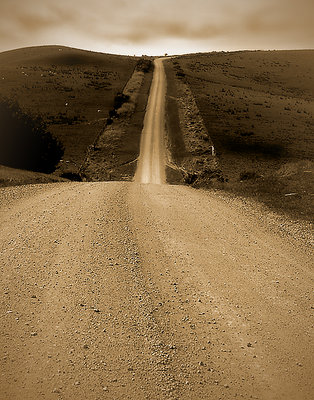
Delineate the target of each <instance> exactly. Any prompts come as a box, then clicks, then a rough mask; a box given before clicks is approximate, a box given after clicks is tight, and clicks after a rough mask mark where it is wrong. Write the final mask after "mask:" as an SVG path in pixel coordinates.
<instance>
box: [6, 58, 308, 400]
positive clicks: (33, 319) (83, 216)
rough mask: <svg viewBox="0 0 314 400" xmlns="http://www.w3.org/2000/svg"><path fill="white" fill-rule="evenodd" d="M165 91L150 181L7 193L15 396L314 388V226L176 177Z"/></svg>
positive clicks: (293, 395)
mask: <svg viewBox="0 0 314 400" xmlns="http://www.w3.org/2000/svg"><path fill="white" fill-rule="evenodd" d="M151 90H152V92H151V96H150V100H149V105H148V111H147V116H146V120H145V127H144V131H143V140H142V144H141V155H140V160H139V164H138V170H137V173H136V176H135V182H97V183H74V182H73V183H56V184H47V185H26V186H19V187H8V188H2V189H0V226H1V230H0V250H1V253H0V274H1V279H0V292H1V300H2V301H1V305H0V317H1V339H0V348H1V355H0V360H1V361H0V363H1V365H0V399H1V400H22V399H23V400H28V399H29V400H34V399H64V400H70V399H71V400H72V399H86V400H98V399H99V400H100V399H108V400H109V399H110V400H112V399H121V400H122V399H136V400H141V399H153V400H155V399H156V400H157V399H186V400H187V399H197V400H198V399H215V400H216V399H236V398H242V399H251V398H252V399H265V400H266V399H267V400H268V399H282V400H287V399H289V400H292V399H300V400H301V399H302V400H305V399H312V398H313V370H314V368H313V357H312V351H311V350H313V330H312V324H313V303H312V302H311V301H312V299H311V294H312V287H313V286H312V283H313V271H312V269H311V268H312V252H311V248H310V247H309V240H308V236H309V231H308V228H307V227H306V226H304V225H302V224H301V223H296V222H291V221H289V220H286V219H284V217H281V216H279V215H275V214H273V213H270V212H268V211H267V210H265V209H263V208H262V206H261V205H258V204H254V203H250V202H248V201H245V200H241V199H239V198H236V197H232V196H231V195H227V194H224V193H223V192H219V191H202V190H195V189H192V188H189V187H184V186H171V185H167V184H163V183H164V181H165V177H164V156H163V155H162V154H163V150H162V149H163V144H162V143H163V141H162V137H163V136H162V135H163V131H164V122H163V121H164V119H163V118H164V117H163V115H164V110H163V108H164V95H165V78H164V73H163V67H162V61H159V60H157V61H156V69H155V77H154V83H153V86H152V89H151ZM154 149H155V150H154ZM157 164H158V165H157Z"/></svg>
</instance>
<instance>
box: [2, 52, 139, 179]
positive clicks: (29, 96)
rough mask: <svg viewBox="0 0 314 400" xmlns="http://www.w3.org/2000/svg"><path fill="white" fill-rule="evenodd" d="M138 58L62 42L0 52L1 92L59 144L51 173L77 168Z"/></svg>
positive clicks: (102, 126)
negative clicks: (59, 156) (57, 159)
mask: <svg viewBox="0 0 314 400" xmlns="http://www.w3.org/2000/svg"><path fill="white" fill-rule="evenodd" d="M139 62H141V59H140V58H138V57H129V56H118V55H110V54H102V53H95V52H90V51H83V50H78V49H73V48H67V47H62V46H43V47H31V48H24V49H18V50H13V51H7V52H3V53H0V81H1V96H3V97H5V98H8V99H10V100H13V101H17V102H18V104H19V105H20V107H21V108H22V110H23V111H24V112H26V113H28V114H30V115H33V116H34V117H37V116H40V117H41V118H42V119H43V121H44V122H45V123H46V124H47V129H48V130H49V131H50V132H51V133H52V134H53V135H54V136H55V137H56V138H57V139H59V140H60V142H61V143H62V144H63V146H64V156H63V158H62V160H61V162H60V163H59V165H58V167H57V170H56V171H55V174H58V175H62V174H71V173H72V174H77V173H78V171H79V168H80V165H81V163H82V162H83V161H84V159H85V155H86V150H87V148H88V146H89V145H91V144H92V143H93V142H94V141H95V138H96V137H97V136H98V135H99V132H100V131H101V130H102V129H103V128H104V126H105V124H106V121H107V118H108V115H109V111H110V110H111V109H112V108H113V104H114V99H115V96H116V95H117V93H119V92H122V91H123V89H124V86H125V84H126V83H127V81H128V79H129V78H130V76H131V75H132V73H133V71H134V68H135V67H136V65H137V63H139ZM144 67H145V65H144Z"/></svg>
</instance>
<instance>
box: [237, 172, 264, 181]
mask: <svg viewBox="0 0 314 400" xmlns="http://www.w3.org/2000/svg"><path fill="white" fill-rule="evenodd" d="M260 177H261V176H260V175H259V174H257V173H256V172H255V171H244V172H241V173H240V181H247V180H250V179H253V180H255V179H258V178H260Z"/></svg>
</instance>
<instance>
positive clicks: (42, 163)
mask: <svg viewBox="0 0 314 400" xmlns="http://www.w3.org/2000/svg"><path fill="white" fill-rule="evenodd" d="M63 152H64V149H63V146H62V144H61V143H60V142H59V141H58V140H57V139H56V138H54V137H53V136H52V135H51V133H49V132H47V130H46V125H45V124H44V123H43V121H42V120H41V119H40V118H33V117H31V116H30V115H28V114H26V113H24V112H23V111H22V110H21V109H20V107H19V106H18V104H17V103H13V102H10V101H8V100H0V164H4V165H7V166H9V167H13V168H21V169H27V170H31V171H38V172H44V173H51V172H53V171H54V170H55V168H56V166H57V164H58V162H59V161H60V159H61V157H62V156H63Z"/></svg>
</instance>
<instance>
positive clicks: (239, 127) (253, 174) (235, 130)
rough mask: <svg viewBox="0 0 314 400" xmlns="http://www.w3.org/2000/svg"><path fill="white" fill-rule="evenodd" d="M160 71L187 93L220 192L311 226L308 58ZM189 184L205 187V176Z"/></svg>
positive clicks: (238, 58)
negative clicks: (214, 159)
mask: <svg viewBox="0 0 314 400" xmlns="http://www.w3.org/2000/svg"><path fill="white" fill-rule="evenodd" d="M174 62H175V63H176V64H175V65H173V63H174ZM168 63H172V69H173V70H175V71H177V76H178V73H180V74H181V75H180V77H178V78H180V79H183V80H184V81H185V82H186V83H187V84H188V85H189V87H190V88H191V90H192V92H193V95H194V97H195V99H196V102H197V105H198V108H199V110H200V112H201V115H202V117H203V120H204V122H205V125H206V128H207V130H208V132H209V135H210V137H211V139H212V141H213V143H214V145H215V149H216V152H217V155H218V158H219V161H220V167H221V169H222V173H223V177H224V180H225V182H224V183H223V184H221V186H222V187H223V188H224V189H225V190H230V191H233V192H236V193H241V195H248V196H254V197H257V198H258V199H259V200H262V201H264V202H266V203H267V204H268V205H269V206H271V207H275V208H276V209H280V210H282V211H288V212H289V213H292V214H294V215H297V216H298V217H304V218H311V215H312V213H311V205H312V197H313V196H312V195H313V190H314V188H313V183H312V182H313V179H311V178H312V172H310V171H313V169H312V164H309V161H310V160H313V155H314V154H313V153H314V146H313V126H314V120H313V112H314V102H313V98H314V78H313V77H314V51H311V50H310V51H268V52H262V51H256V52H234V53H210V54H195V55H187V56H182V57H178V58H176V60H173V61H170V62H168ZM168 65H169V64H168ZM170 66H171V65H170ZM178 71H179V72H178ZM284 169H291V170H292V171H293V173H291V174H290V175H289V176H286V175H285V176H284V175H282V174H281V173H280V171H283V170H284ZM196 172H197V171H196ZM197 184H198V185H199V186H204V185H208V180H207V179H206V176H205V177H204V179H203V181H202V179H199V180H198V182H197ZM291 193H296V194H292V195H291Z"/></svg>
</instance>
